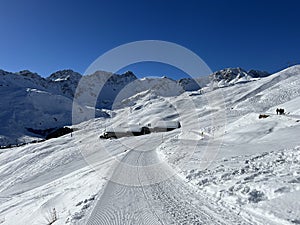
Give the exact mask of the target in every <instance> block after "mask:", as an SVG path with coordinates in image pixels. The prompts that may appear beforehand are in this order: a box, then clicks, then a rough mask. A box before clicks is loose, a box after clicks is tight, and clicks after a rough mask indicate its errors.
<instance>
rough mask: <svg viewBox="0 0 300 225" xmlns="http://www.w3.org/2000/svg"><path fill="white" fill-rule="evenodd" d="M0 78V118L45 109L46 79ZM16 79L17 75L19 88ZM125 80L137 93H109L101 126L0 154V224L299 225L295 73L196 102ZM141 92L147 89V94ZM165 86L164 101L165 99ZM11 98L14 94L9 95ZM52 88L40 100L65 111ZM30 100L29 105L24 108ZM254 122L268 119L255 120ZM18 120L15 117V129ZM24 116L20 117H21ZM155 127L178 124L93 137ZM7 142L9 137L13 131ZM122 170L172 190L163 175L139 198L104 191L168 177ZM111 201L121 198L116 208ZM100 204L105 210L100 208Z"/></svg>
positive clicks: (298, 74) (134, 193)
mask: <svg viewBox="0 0 300 225" xmlns="http://www.w3.org/2000/svg"><path fill="white" fill-rule="evenodd" d="M1 73H2V74H1V76H3V77H2V78H1V83H0V85H1V92H2V93H5V90H6V91H7V93H8V95H1V96H3V98H4V99H5V98H6V99H5V101H4V102H6V104H7V105H2V106H1V107H3V109H6V108H7V109H10V107H12V108H13V109H14V111H15V112H20V111H21V110H22V109H23V110H24V108H28V107H29V105H30V106H34V107H37V109H39V110H40V111H42V110H44V109H46V106H47V105H46V104H45V105H43V103H44V102H43V101H42V99H44V98H43V97H44V96H48V95H53V93H51V94H50V93H49V90H50V89H49V87H48V86H47V85H48V82H47V80H46V79H42V78H38V77H37V78H32V77H36V75H35V74H31V73H28V72H26V75H24V76H23V75H20V74H10V75H9V76H10V77H9V78H7V77H8V75H7V74H4V75H3V73H4V72H1ZM99 73H101V74H103V72H99ZM18 76H22V77H21V79H22V81H19V79H20V77H18ZM90 76H95V77H93V79H94V80H93V81H95V79H99V80H100V78H98V77H97V76H96V75H90ZM63 77H64V78H63ZM4 78H5V79H4ZM63 79H67V76H65V75H58V76H53V81H51V82H55V80H56V81H57V82H62V80H63ZM130 79H133V80H134V81H133V84H139V85H141V88H140V89H138V88H137V87H136V85H133V86H130V84H126V85H125V87H124V88H123V89H122V91H121V92H120V93H121V94H119V95H117V98H118V96H120V97H119V98H120V100H119V101H117V102H118V104H117V103H116V104H117V105H116V106H115V107H113V110H110V111H107V112H109V114H110V115H111V116H110V117H108V118H105V117H100V118H96V119H93V120H89V121H85V122H82V123H80V124H78V125H74V126H73V128H74V129H75V132H73V135H72V136H71V135H70V134H69V135H65V136H62V137H59V138H56V139H51V140H47V141H45V142H42V143H35V144H30V145H26V146H21V147H16V148H11V149H1V150H0V224H1V225H2V224H3V225H12V224H13V225H18V224H20V225H22V224H45V223H47V222H46V218H47V217H49V215H51V213H53V208H55V211H56V212H57V215H58V220H57V221H56V222H55V223H54V224H57V225H58V224H85V222H87V221H89V218H90V221H92V220H95V219H96V217H95V216H96V215H99V217H97V218H103V219H105V221H108V220H109V219H110V221H118V220H122V219H123V223H124V224H130V223H131V224H132V223H134V222H133V221H137V220H135V219H137V218H138V219H139V220H138V221H143V222H145V223H146V224H147V221H148V222H149V221H150V222H149V223H151V221H152V222H153V221H157V220H160V219H161V221H167V222H168V223H167V224H170V223H171V224H172V223H173V224H178V223H181V224H191V223H192V222H194V223H197V222H198V221H202V222H203V221H214V222H215V223H219V224H270V225H279V224H280V225H281V224H287V225H294V224H298V223H299V218H300V215H299V212H300V204H299V201H298V199H299V191H300V158H299V151H300V150H299V146H300V140H299V133H300V110H299V107H300V89H299V87H300V86H299V85H300V66H294V67H291V68H288V69H286V70H283V71H281V72H279V73H276V74H272V75H270V76H267V77H261V78H259V79H255V82H238V83H236V84H235V85H234V86H232V85H230V86H228V87H223V88H220V89H209V88H203V93H202V94H191V92H182V91H180V90H182V89H177V88H176V84H175V83H176V82H175V81H172V80H170V79H167V78H163V79H161V80H155V79H144V80H137V79H134V77H132V76H131V75H130V74H127V75H124V77H123V78H122V80H123V81H124V80H125V81H126V80H130ZM37 80H39V81H37ZM159 81H160V82H161V83H160V82H159ZM174 82H175V83H174ZM91 83H92V81H91ZM125 83H126V82H125ZM42 84H44V85H42ZM113 84H114V82H113ZM6 85H8V86H6ZM149 86H151V87H155V88H154V90H153V89H152V90H149V89H148V90H145V87H149ZM2 87H4V88H3V89H2ZM166 87H167V88H172V90H173V91H174V92H173V93H171V92H166V90H167V89H166ZM12 88H15V89H14V90H15V92H11V90H13V89H12ZM27 88H30V89H29V90H27ZM174 88H175V90H174ZM58 90H59V89H55V93H56V95H55V96H56V97H54V96H51V97H49V99H47V101H52V99H56V100H57V101H58V100H59V101H61V102H62V104H61V107H62V108H61V111H60V113H61V112H62V111H64V109H63V106H64V105H67V104H66V103H63V102H64V101H67V102H68V101H69V100H70V101H71V99H70V98H68V97H67V96H64V95H62V94H61V93H62V92H59V91H58ZM69 90H70V89H69ZM177 91H178V92H177ZM122 92H124V94H122ZM2 93H1V94H2ZM12 93H13V94H14V95H13V97H14V98H16V99H17V101H20V102H22V101H25V103H24V104H27V105H20V108H17V106H15V104H14V103H15V102H13V104H11V105H9V102H10V101H12V100H13V98H11V97H10V95H11V94H12ZM24 93H25V94H26V95H25V97H24ZM58 93H60V94H58ZM192 93H193V92H192ZM42 96H43V97H42ZM124 96H130V97H129V98H124ZM220 96H221V97H220ZM18 98H19V99H18ZM30 98H35V99H36V100H31V101H29V100H28V99H30ZM56 100H55V101H56ZM39 101H42V102H40V105H39V106H35V105H34V102H39ZM53 101H54V100H53ZM59 101H58V102H59ZM1 103H2V101H1ZM52 104H57V102H53V103H52ZM15 107H16V108H15ZM38 107H41V108H38ZM42 107H43V108H42ZM276 108H284V109H285V110H286V115H276V112H275V110H276ZM47 110H49V112H48V115H52V114H53V113H54V112H52V111H51V110H52V109H49V107H47ZM53 110H54V109H53ZM33 111H38V110H35V108H29V111H28V112H27V113H29V112H31V113H33V114H34V113H37V112H33ZM7 112H8V114H6V113H7ZM1 113H2V114H1V118H11V117H12V115H9V113H13V111H10V110H6V111H5V110H2V112H1ZM24 113H25V112H24ZM55 113H56V111H55ZM260 114H266V115H268V117H267V118H263V119H259V115H260ZM34 115H36V114H34ZM17 116H18V114H17V113H15V118H16V119H17V118H18V117H17ZM41 116H42V115H38V114H37V117H41ZM24 117H25V114H24V115H22V117H21V119H22V118H24ZM13 118H14V117H13ZM30 118H32V117H30ZM21 119H20V121H22V120H21ZM52 119H53V118H52ZM53 120H54V119H53ZM159 120H160V121H176V120H178V121H180V122H181V125H182V126H181V128H180V129H176V130H174V131H171V132H167V133H153V134H150V135H145V136H139V137H124V138H121V139H116V140H114V139H112V140H103V139H99V135H100V134H101V133H102V132H104V131H105V130H108V129H113V128H116V127H130V126H143V125H146V124H149V123H153V122H155V121H159ZM1 121H3V124H6V121H5V120H1ZM13 121H15V120H10V123H12V124H13ZM25 122H27V121H26V120H25ZM30 122H31V121H28V122H27V123H28V124H30ZM7 123H8V122H7ZM45 123H46V122H45ZM8 124H9V123H8ZM14 125H15V126H17V125H16V124H14ZM26 125H27V124H26ZM36 125H37V126H38V125H39V123H37V124H36ZM2 129H4V128H2ZM1 132H2V131H1ZM7 132H11V127H10V129H8V130H7ZM15 132H18V129H16V130H15ZM1 134H2V133H1ZM10 134H12V133H10ZM4 135H6V133H4ZM132 149H134V151H132ZM147 152H149V154H146V153H147ZM150 156H151V157H150ZM123 160H125V161H126V162H127V161H128V163H130V164H133V165H134V163H144V164H146V165H151V164H152V163H153V162H154V161H155V160H161V161H162V162H167V163H168V165H169V166H170V168H171V170H174V171H173V173H174V174H177V175H178V176H176V179H173V180H172V179H170V180H169V179H167V178H168V177H165V178H166V181H165V182H159V183H158V185H154V186H150V188H149V187H148V186H147V188H144V189H143V188H142V190H143V192H141V189H139V187H135V185H133V186H131V187H128V186H120V187H119V189H118V186H116V185H113V184H109V185H110V186H109V187H108V188H107V185H108V184H107V180H109V179H120V180H122V179H124V180H123V181H126V183H130V182H131V183H134V184H136V183H135V182H137V181H138V180H137V177H138V178H139V179H142V181H143V182H146V181H147V177H148V178H151V182H153V179H154V180H155V179H161V178H160V176H165V175H167V174H168V173H169V172H170V171H169V170H170V168H168V169H167V170H166V169H165V168H164V167H158V168H157V170H158V171H156V172H155V173H151V170H149V169H151V167H147V170H145V171H144V170H139V169H138V170H137V171H136V170H130V169H129V168H127V167H126V164H124V165H125V166H122V164H120V162H122V161H123ZM130 160H131V161H130ZM120 166H121V167H120ZM134 168H135V167H134ZM137 168H140V166H137ZM155 168H156V167H154V169H155ZM128 169H129V170H128ZM115 171H117V173H116V172H115ZM116 174H117V176H115V175H116ZM145 174H146V175H147V176H145ZM154 175H155V176H154ZM126 179H127V180H126ZM120 180H117V181H120ZM113 181H116V180H113ZM140 182H141V181H140ZM151 187H152V188H151ZM110 188H111V189H110ZM114 191H116V192H114ZM115 194H118V195H122V196H121V197H120V198H114V196H116V195H115ZM109 196H111V197H109ZM99 199H100V201H99V202H98V200H99ZM124 199H127V200H128V201H123V200H124ZM97 202H98V203H97ZM101 202H104V203H108V204H109V207H107V208H105V209H104V208H101V207H102V205H101ZM94 209H95V210H96V211H93V210H94ZM97 209H102V210H100V212H97ZM149 209H154V212H153V211H151V210H150V211H149ZM199 210H200V212H199ZM92 212H93V213H92ZM112 212H115V213H112ZM197 212H199V214H197ZM101 213H104V214H101ZM153 213H154V214H153ZM195 213H196V214H195ZM89 215H91V217H89ZM108 218H109V219H108ZM105 221H104V220H103V221H102V222H105ZM179 221H180V222H179Z"/></svg>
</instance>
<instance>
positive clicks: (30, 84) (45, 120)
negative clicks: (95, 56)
mask: <svg viewBox="0 0 300 225" xmlns="http://www.w3.org/2000/svg"><path fill="white" fill-rule="evenodd" d="M230 71H231V70H230ZM232 71H235V70H232ZM239 71H241V69H239ZM228 73H229V72H228ZM243 73H244V72H243ZM249 73H250V72H249ZM216 74H218V73H216ZM251 74H254V73H251ZM257 74H259V75H257V76H260V73H259V72H257ZM215 76H216V75H215ZM233 76H234V75H231V78H232V77H233ZM237 76H240V75H237ZM257 76H256V77H257ZM226 77H227V75H226ZM253 77H254V76H253ZM220 79H221V78H220V77H218V80H220ZM196 80H197V82H195V80H193V79H190V78H184V79H181V80H179V81H175V80H172V79H169V78H166V77H163V78H144V79H137V77H136V76H135V75H134V74H133V73H132V72H126V73H124V74H122V75H117V74H111V73H109V72H103V71H98V72H96V73H94V74H91V75H87V76H81V75H80V74H79V73H77V72H74V71H72V70H62V71H58V72H56V73H53V74H51V75H50V76H49V77H48V78H42V77H41V76H39V75H38V74H36V73H32V72H30V71H21V72H18V73H10V72H6V71H3V70H0V94H1V96H2V98H1V102H0V109H1V112H0V120H1V125H2V126H1V128H0V146H7V145H10V144H13V145H14V144H19V143H27V142H31V141H32V140H37V139H39V138H43V136H41V135H39V134H38V133H43V131H44V130H48V129H55V128H58V127H62V126H65V125H71V124H72V115H71V114H72V105H73V101H74V96H75V92H76V88H77V86H78V83H79V82H80V81H81V83H83V84H84V85H81V86H80V87H79V88H78V89H77V93H76V95H77V96H76V98H75V101H77V100H78V102H77V103H78V104H80V105H81V107H83V108H84V110H83V111H85V112H86V111H91V108H90V107H95V105H94V102H96V108H97V109H98V110H97V111H96V116H97V117H99V116H100V117H103V116H104V117H107V116H108V114H106V113H105V112H104V111H102V110H101V109H112V108H120V107H124V106H126V105H127V106H128V104H131V105H132V104H134V103H133V102H130V103H126V104H124V102H122V101H123V100H126V99H127V101H128V99H129V98H130V97H133V96H136V97H135V98H138V96H140V95H141V94H142V93H145V92H149V93H150V92H151V93H152V95H153V96H161V97H170V96H178V95H180V94H182V93H183V92H184V91H195V90H198V89H199V88H200V86H201V87H204V86H206V85H207V84H208V83H209V79H208V77H201V78H197V79H196ZM95 84H97V85H95ZM99 86H101V87H102V89H101V92H100V93H98V92H99V90H98V89H97V88H96V87H99ZM98 94H99V95H98ZM81 95H83V96H81ZM142 95H143V94H142ZM95 98H97V99H95ZM79 99H80V100H79ZM82 120H84V117H83V118H82V119H80V120H79V121H78V122H81V121H82ZM33 130H35V131H36V132H34V133H32V132H29V131H33Z"/></svg>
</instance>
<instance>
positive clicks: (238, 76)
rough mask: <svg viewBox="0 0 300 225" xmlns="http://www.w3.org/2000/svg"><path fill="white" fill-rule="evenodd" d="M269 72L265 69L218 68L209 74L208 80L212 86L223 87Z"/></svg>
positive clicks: (263, 75) (264, 75)
mask: <svg viewBox="0 0 300 225" xmlns="http://www.w3.org/2000/svg"><path fill="white" fill-rule="evenodd" d="M269 75H270V74H269V73H268V72H265V71H259V70H249V71H248V72H247V71H245V70H244V69H242V68H227V69H223V70H219V71H217V72H214V73H213V74H211V75H210V80H211V81H212V82H213V86H214V87H225V86H230V85H234V84H237V83H243V82H248V81H251V80H254V79H256V78H262V77H267V76H269Z"/></svg>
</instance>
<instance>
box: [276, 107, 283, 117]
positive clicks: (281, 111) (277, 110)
mask: <svg viewBox="0 0 300 225" xmlns="http://www.w3.org/2000/svg"><path fill="white" fill-rule="evenodd" d="M276 114H277V115H278V114H279V115H284V109H278V108H277V109H276Z"/></svg>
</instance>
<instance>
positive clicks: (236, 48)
mask: <svg viewBox="0 0 300 225" xmlns="http://www.w3.org/2000/svg"><path fill="white" fill-rule="evenodd" d="M299 8H300V3H299V1H296V0H294V1H292V0H285V1H274V0H273V1H272V0H270V1H263V0H261V1H258V0H249V1H247V0H245V1H241V0H239V1H230V0H228V1H225V0H219V1H216V0H209V1H201V0H198V1H189V0H185V1H176V0H170V1H168V0H165V1H163V0H151V1H144V0H142V1H130V0H127V1H104V0H103V1H99V0H98V1H88V0H85V1H83V0H78V1H75V0H48V1H46V0H26V1H24V0H19V1H18V0H1V1H0V68H1V69H4V70H8V71H13V72H15V71H19V70H22V69H29V70H31V71H34V72H37V73H39V74H41V75H43V76H48V75H50V74H51V73H52V72H54V71H57V70H60V69H66V68H71V69H73V70H75V71H78V72H81V73H83V72H84V71H85V69H86V68H87V67H88V66H89V65H90V63H92V62H93V61H94V60H95V59H96V58H97V57H98V56H100V55H101V54H103V53H104V52H106V51H108V50H110V49H111V48H114V47H117V46H118V45H121V44H125V43H127V42H132V41H138V40H148V39H155V40H164V41H170V42H175V43H177V44H180V45H183V46H185V47H187V48H189V49H190V50H192V51H194V52H195V53H196V54H198V55H199V56H200V57H201V58H202V59H203V60H204V61H205V62H206V63H207V64H208V66H209V67H210V68H211V69H212V70H214V71H215V70H218V69H222V68H225V67H237V66H240V67H243V68H245V69H251V68H255V69H261V70H267V71H270V72H274V71H278V70H280V69H282V68H284V67H287V65H288V63H300V51H299V50H300V16H299ZM129 69H130V68H129ZM133 70H134V72H135V73H137V74H139V75H141V76H143V75H152V74H153V75H167V74H166V73H169V72H170V73H172V71H171V70H170V71H168V69H166V67H161V66H157V65H155V64H153V65H152V66H151V65H150V64H147V65H146V66H143V65H140V66H137V65H135V66H134V67H133ZM174 73H175V74H176V73H179V72H178V71H175V72H174ZM177 75H178V74H177Z"/></svg>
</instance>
